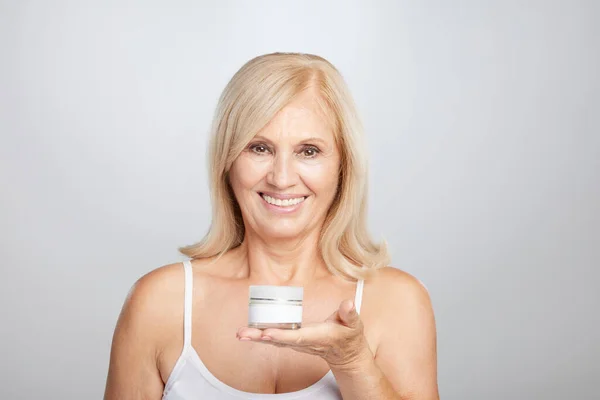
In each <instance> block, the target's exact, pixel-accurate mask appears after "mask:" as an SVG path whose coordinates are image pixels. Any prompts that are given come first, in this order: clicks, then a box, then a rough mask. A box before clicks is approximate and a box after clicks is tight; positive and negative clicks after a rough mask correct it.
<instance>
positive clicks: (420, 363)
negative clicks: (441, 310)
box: [365, 267, 439, 399]
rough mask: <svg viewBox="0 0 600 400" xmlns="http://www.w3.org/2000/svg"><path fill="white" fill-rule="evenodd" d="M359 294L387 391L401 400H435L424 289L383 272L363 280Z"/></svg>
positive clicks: (395, 272)
mask: <svg viewBox="0 0 600 400" xmlns="http://www.w3.org/2000/svg"><path fill="white" fill-rule="evenodd" d="M367 290H368V295H367ZM365 295H366V296H369V297H366V298H365V299H366V300H367V302H366V304H367V305H368V308H369V313H370V314H371V315H375V319H376V325H377V332H378V340H377V346H376V350H375V360H376V362H377V364H378V365H379V366H380V368H381V369H382V371H383V372H384V373H385V375H386V376H387V377H388V379H389V380H390V382H391V383H392V385H393V387H394V388H395V389H396V390H397V391H398V393H401V394H402V395H404V396H406V397H407V398H413V397H414V398H416V397H419V398H427V399H438V398H439V395H438V389H437V355H436V354H437V349H436V347H437V346H436V341H437V339H436V327H435V319H434V314H433V308H432V305H431V300H430V297H429V292H428V290H427V289H426V288H425V286H424V285H423V283H422V282H421V281H419V280H418V279H417V278H415V277H414V276H412V275H411V274H409V273H407V272H405V271H401V270H399V269H396V268H389V267H388V268H383V269H381V270H379V271H377V273H376V274H375V276H374V277H373V278H372V279H370V280H368V281H366V283H365Z"/></svg>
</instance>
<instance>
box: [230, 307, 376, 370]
mask: <svg viewBox="0 0 600 400" xmlns="http://www.w3.org/2000/svg"><path fill="white" fill-rule="evenodd" d="M237 338H238V339H239V340H242V341H244V340H246V341H256V342H262V343H268V344H271V345H274V346H278V347H288V348H291V349H294V350H296V351H299V352H302V353H308V354H314V355H318V356H320V357H322V358H323V359H324V360H325V361H326V362H327V363H328V364H329V366H330V368H331V369H332V370H338V371H348V372H350V371H352V370H356V369H360V366H361V365H362V364H363V363H369V362H372V361H373V353H372V352H371V350H370V349H369V345H368V343H367V340H366V338H365V336H364V328H363V324H362V321H361V320H360V317H359V315H358V313H357V312H356V308H355V307H354V302H353V301H352V300H344V301H343V302H342V303H341V304H340V307H339V309H337V310H336V311H335V312H334V313H333V314H331V315H330V316H329V318H327V320H326V321H325V322H322V323H317V324H310V325H307V326H303V327H302V328H300V329H295V330H288V329H273V328H268V329H264V330H260V329H256V328H247V327H244V328H240V329H239V330H238V332H237Z"/></svg>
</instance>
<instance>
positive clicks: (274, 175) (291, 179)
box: [267, 153, 298, 189]
mask: <svg viewBox="0 0 600 400" xmlns="http://www.w3.org/2000/svg"><path fill="white" fill-rule="evenodd" d="M297 178H298V175H297V173H296V171H295V169H294V160H293V159H292V157H290V156H289V155H287V154H281V153H280V154H277V155H276V156H275V157H274V158H273V161H272V163H271V170H270V171H269V173H268V174H267V183H269V184H270V185H273V186H275V187H277V188H278V189H285V188H288V187H290V186H293V185H294V184H295V183H296V179H297Z"/></svg>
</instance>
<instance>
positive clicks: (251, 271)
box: [238, 230, 329, 285]
mask: <svg viewBox="0 0 600 400" xmlns="http://www.w3.org/2000/svg"><path fill="white" fill-rule="evenodd" d="M238 249H239V251H240V252H241V255H243V256H244V258H245V263H244V264H245V265H246V268H247V276H248V278H249V279H250V281H251V282H253V283H256V284H262V285H306V284H307V283H309V282H311V281H313V280H315V279H318V278H320V277H322V276H324V275H329V271H328V270H327V267H326V266H325V262H324V261H323V259H322V257H321V254H320V252H319V250H318V249H319V231H318V230H316V231H315V232H313V233H310V234H308V235H306V236H303V237H300V238H294V239H280V240H273V239H270V238H269V239H267V238H263V237H260V236H259V235H258V234H256V233H255V232H252V231H249V230H247V231H246V234H245V237H244V241H243V242H242V244H241V245H240V247H239V248H238Z"/></svg>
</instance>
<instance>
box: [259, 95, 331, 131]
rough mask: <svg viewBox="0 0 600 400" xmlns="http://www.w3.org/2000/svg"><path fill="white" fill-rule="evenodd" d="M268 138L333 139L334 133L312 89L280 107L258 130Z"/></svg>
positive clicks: (320, 102)
mask: <svg viewBox="0 0 600 400" xmlns="http://www.w3.org/2000/svg"><path fill="white" fill-rule="evenodd" d="M259 135H261V136H265V137H268V138H272V139H275V138H279V137H281V138H283V137H294V138H296V137H297V138H298V139H302V138H304V137H319V138H321V139H323V140H328V141H333V140H334V133H333V129H332V126H331V123H330V120H329V118H328V117H327V115H326V113H325V112H324V110H323V106H322V101H320V99H319V98H318V97H317V96H316V95H315V94H314V93H312V91H305V92H303V93H302V94H300V95H298V96H297V97H296V98H295V99H294V100H293V101H291V102H290V103H289V104H287V105H286V106H285V107H284V108H283V109H281V110H280V111H279V112H278V113H277V114H276V115H275V117H274V118H273V119H272V120H271V121H270V122H269V123H268V124H267V125H266V126H265V127H264V128H263V129H262V130H261V132H259Z"/></svg>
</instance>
